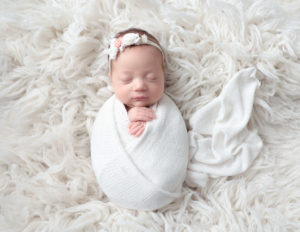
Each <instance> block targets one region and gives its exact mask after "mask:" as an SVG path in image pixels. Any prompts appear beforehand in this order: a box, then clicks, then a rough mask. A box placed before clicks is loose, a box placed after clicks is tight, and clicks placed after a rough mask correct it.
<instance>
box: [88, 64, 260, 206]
mask: <svg viewBox="0 0 300 232" xmlns="http://www.w3.org/2000/svg"><path fill="white" fill-rule="evenodd" d="M255 73H256V70H255V69H254V68H248V69H245V70H241V71H240V72H238V73H237V74H236V75H235V76H234V77H233V78H232V79H231V80H230V81H229V82H228V83H227V85H226V86H225V87H224V89H223V90H222V92H221V94H220V95H219V96H218V97H217V98H216V99H214V100H213V101H212V102H210V103H208V104H207V105H205V106H204V107H202V108H201V109H199V110H197V111H196V112H195V113H194V114H193V115H192V117H191V118H190V120H189V123H190V126H191V130H190V131H189V133H188V135H187V132H186V127H185V124H184V121H183V119H182V117H181V114H180V111H179V110H178V109H177V107H176V105H175V104H174V103H173V102H172V101H171V100H170V98H169V97H167V96H166V95H164V96H163V98H162V99H161V100H160V102H159V103H158V104H156V105H155V106H153V109H154V110H155V114H156V119H155V120H153V121H150V122H147V123H146V129H145V131H144V132H143V134H142V136H141V137H139V138H135V137H133V136H131V135H129V132H128V125H129V123H130V122H129V119H128V116H127V111H126V109H125V107H124V105H123V104H122V103H121V102H120V101H118V100H117V99H116V97H115V96H113V97H111V98H110V99H109V100H108V101H107V102H106V103H105V104H104V105H103V107H102V108H101V110H100V111H99V113H98V115H97V118H96V121H95V124H94V128H93V134H92V138H91V155H92V164H93V168H94V171H95V173H96V177H97V179H98V181H99V184H100V187H101V189H102V190H103V191H104V193H105V194H106V195H107V196H108V197H109V198H110V199H111V200H113V201H114V202H116V203H119V204H120V205H123V206H125V207H128V208H135V209H148V210H153V209H158V208H161V207H163V206H164V205H166V204H168V203H170V202H171V201H173V200H174V199H175V198H176V197H178V196H179V195H180V190H181V187H182V182H183V181H184V180H185V181H186V183H187V184H188V185H190V186H200V187H203V186H205V184H206V181H207V177H208V176H212V177H214V176H232V175H236V174H239V173H242V172H244V171H245V170H247V169H248V167H249V166H250V165H251V163H252V162H253V160H254V159H255V158H256V157H257V155H258V154H259V152H260V150H261V148H262V145H263V143H262V140H261V139H260V137H259V136H258V134H257V132H256V131H255V130H249V129H248V122H249V119H250V117H251V113H252V108H253V102H254V98H255V91H256V89H257V88H258V86H259V81H258V80H257V79H256V77H255ZM188 137H189V138H188ZM188 153H189V154H188Z"/></svg>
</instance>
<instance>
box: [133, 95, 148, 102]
mask: <svg viewBox="0 0 300 232" xmlns="http://www.w3.org/2000/svg"><path fill="white" fill-rule="evenodd" d="M146 98H147V97H145V96H137V97H134V100H136V101H143V100H145V99H146Z"/></svg>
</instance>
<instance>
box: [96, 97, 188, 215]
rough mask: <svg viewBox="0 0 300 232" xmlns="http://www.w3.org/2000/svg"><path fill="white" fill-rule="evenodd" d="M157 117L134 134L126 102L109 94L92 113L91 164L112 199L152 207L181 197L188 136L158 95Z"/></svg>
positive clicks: (171, 108)
mask: <svg viewBox="0 0 300 232" xmlns="http://www.w3.org/2000/svg"><path fill="white" fill-rule="evenodd" d="M153 109H154V110H155V114H156V118H155V119H154V120H152V121H150V122H147V123H146V128H145V131H144V132H143V134H142V135H141V136H140V137H138V138H135V137H133V136H132V135H130V134H129V132H128V125H129V119H128V115H127V111H126V109H125V106H124V105H123V104H122V103H121V102H120V101H119V100H118V99H117V98H116V97H115V95H113V96H112V97H111V98H110V99H109V100H107V101H106V102H105V103H104V105H103V106H102V107H101V109H100V111H99V112H98V114H97V117H96V120H95V123H94V127H93V133H92V137H91V158H92V165H93V169H94V172H95V175H96V178H97V180H98V182H99V185H100V187H101V189H102V190H103V192H104V193H105V194H106V195H107V196H108V197H109V198H110V199H111V200H112V201H113V202H115V203H117V204H119V205H121V206H124V207H127V208H133V209H143V210H155V209H158V208H161V207H163V206H165V205H167V204H169V203H170V202H172V201H173V200H174V199H176V198H177V197H179V196H180V194H181V188H182V183H183V181H184V179H185V175H186V170H187V163H188V149H189V143H188V135H187V131H186V127H185V123H184V120H183V118H182V116H181V113H180V111H179V110H178V108H177V106H176V105H175V104H174V102H173V101H172V100H171V99H170V98H169V97H168V96H167V95H163V97H162V98H161V100H160V101H159V102H158V103H157V104H156V105H154V106H153Z"/></svg>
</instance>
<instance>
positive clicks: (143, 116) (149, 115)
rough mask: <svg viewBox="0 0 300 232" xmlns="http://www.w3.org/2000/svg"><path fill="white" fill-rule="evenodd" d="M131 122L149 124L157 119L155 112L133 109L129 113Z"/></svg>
mask: <svg viewBox="0 0 300 232" xmlns="http://www.w3.org/2000/svg"><path fill="white" fill-rule="evenodd" d="M128 117H129V120H130V121H131V122H148V121H151V120H153V119H154V118H155V113H154V110H152V109H151V108H147V107H133V108H131V109H130V110H129V111H128Z"/></svg>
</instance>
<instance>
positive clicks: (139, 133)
mask: <svg viewBox="0 0 300 232" xmlns="http://www.w3.org/2000/svg"><path fill="white" fill-rule="evenodd" d="M144 130H145V126H143V127H141V128H140V129H139V130H138V131H137V132H136V133H135V136H136V137H140V136H141V135H142V134H143V132H144Z"/></svg>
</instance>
